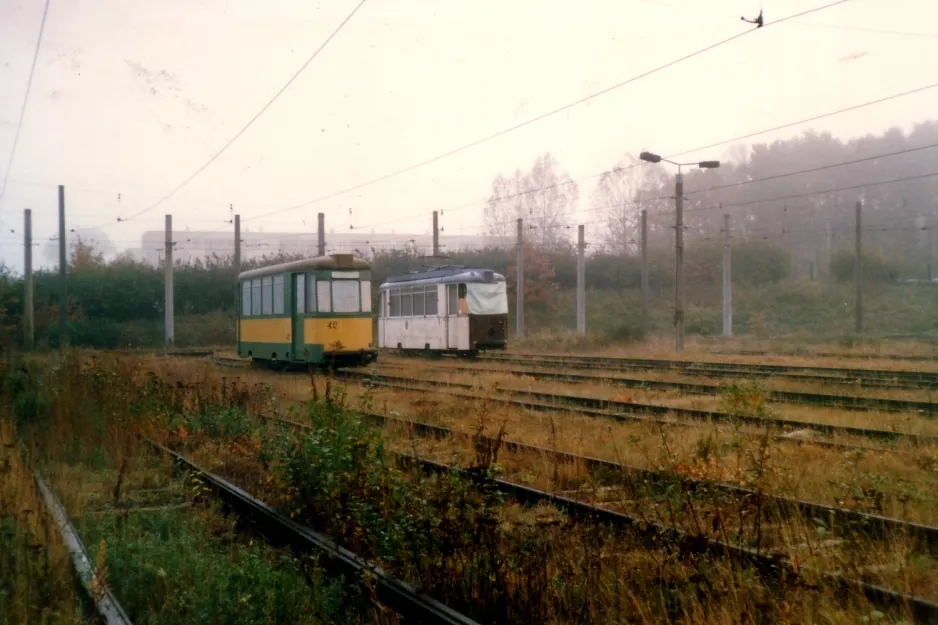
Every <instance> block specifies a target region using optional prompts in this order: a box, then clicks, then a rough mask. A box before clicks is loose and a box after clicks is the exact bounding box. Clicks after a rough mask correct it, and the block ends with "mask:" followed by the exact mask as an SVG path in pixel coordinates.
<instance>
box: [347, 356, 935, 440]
mask: <svg viewBox="0 0 938 625" xmlns="http://www.w3.org/2000/svg"><path fill="white" fill-rule="evenodd" d="M336 376H337V377H339V378H345V379H350V380H361V381H366V382H367V383H369V384H373V385H376V386H383V387H385V388H394V389H398V390H409V391H437V392H439V390H440V389H449V390H443V391H442V392H445V393H447V394H450V395H455V396H458V397H462V398H465V399H483V398H482V397H480V396H479V395H478V394H477V393H475V392H473V386H472V385H471V384H465V383H459V382H445V381H441V380H428V379H423V378H412V377H408V376H395V375H388V374H381V373H376V372H372V371H367V370H357V369H342V370H339V371H337V372H336ZM500 392H503V393H508V394H510V395H511V397H501V396H491V395H490V396H487V397H485V398H484V399H486V400H487V401H494V402H499V403H507V404H511V405H514V406H519V407H524V408H530V409H533V410H570V409H571V408H573V409H575V411H576V412H578V413H580V414H586V415H590V416H599V417H604V418H611V419H615V420H617V421H632V422H641V423H651V424H655V425H666V426H675V425H677V426H680V425H687V424H686V423H685V424H682V423H681V422H680V421H677V422H676V421H671V420H666V419H660V418H654V417H662V416H668V415H672V416H674V417H677V418H678V419H684V420H686V421H697V422H713V423H733V424H736V423H745V424H747V425H752V426H756V427H767V428H771V429H774V430H779V429H783V430H812V431H814V432H817V433H820V434H824V435H827V436H857V437H861V438H867V439H871V440H878V441H888V442H899V441H902V442H907V443H910V444H914V445H921V444H932V445H934V444H938V437H935V436H925V435H920V434H910V433H905V432H893V431H890V430H877V429H872V428H858V427H852V426H845V425H830V424H826V423H813V422H806V421H795V420H792V419H779V418H774V417H736V416H734V415H731V414H728V413H724V412H717V411H712V410H697V409H692V408H672V407H669V406H659V405H655V404H643V403H638V402H624V401H615V400H607V399H596V398H592V397H583V396H579V395H566V394H559V393H544V392H536V391H522V390H515V389H500ZM776 438H778V439H779V440H786V441H791V440H793V439H790V438H787V437H776ZM799 442H802V441H799ZM807 442H810V443H818V444H825V443H824V442H823V441H807ZM837 446H839V445H837ZM846 447H847V448H855V447H858V446H850V445H847V446H846Z"/></svg>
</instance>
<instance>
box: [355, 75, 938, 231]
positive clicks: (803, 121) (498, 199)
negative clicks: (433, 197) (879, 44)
mask: <svg viewBox="0 0 938 625" xmlns="http://www.w3.org/2000/svg"><path fill="white" fill-rule="evenodd" d="M936 87H938V83H932V84H929V85H925V86H923V87H918V88H916V89H911V90H908V91H903V92H901V93H896V94H892V95H890V96H886V97H883V98H878V99H876V100H871V101H869V102H863V103H861V104H855V105H853V106H849V107H846V108H841V109H837V110H834V111H830V112H828V113H823V114H821V115H814V116H812V117H807V118H805V119H801V120H798V121H793V122H787V123H785V124H781V125H777V126H772V127H770V128H766V129H764V130H758V131H755V132H750V133H747V134H745V135H740V136H736V137H733V138H730V139H725V140H723V141H719V142H716V143H711V144H709V145H705V146H701V147H697V148H691V149H689V150H684V151H683V152H677V153H673V154H669V155H667V156H666V157H665V158H676V157H678V156H682V155H684V154H690V153H693V152H697V151H701V150H705V149H708V148H712V147H717V146H721V145H726V144H728V143H732V142H734V141H740V140H743V139H749V138H752V137H757V136H759V135H763V134H768V133H770V132H775V131H778V130H784V129H786V128H791V127H793V126H797V125H800V124H806V123H808V122H812V121H817V120H819V119H824V118H827V117H832V116H834V115H840V114H842V113H847V112H850V111H855V110H858V109H861V108H865V107H867V106H873V105H876V104H881V103H883V102H888V101H890V100H895V99H897V98H901V97H904V96H909V95H913V94H916V93H920V92H922V91H926V90H928V89H934V88H936ZM644 165H645V163H635V164H633V165H628V166H625V167H616V168H613V169H609V170H605V171H602V172H599V173H596V174H590V175H588V176H582V177H579V178H574V179H572V180H566V181H563V182H558V183H554V184H550V185H545V186H543V187H536V188H533V189H526V190H524V191H518V192H516V193H511V194H509V195H504V196H499V197H494V198H490V199H488V200H486V201H484V202H470V203H467V204H460V205H458V206H453V207H448V208H445V209H442V210H443V211H444V212H445V211H451V212H452V211H456V210H462V209H464V208H471V207H475V206H487V205H489V204H490V203H491V202H501V201H504V200H507V199H513V198H516V197H520V196H523V195H529V194H531V193H537V192H539V191H545V190H548V189H553V188H558V187H562V186H566V185H570V184H575V183H577V182H582V181H584V180H589V179H591V178H598V177H600V176H603V175H606V174H616V173H621V172H624V171H627V170H630V169H634V168H636V167H642V166H644ZM651 199H658V198H651ZM651 199H649V200H648V201H651ZM425 216H426V212H422V213H420V214H415V215H409V216H406V217H398V218H395V219H390V220H386V221H382V222H377V223H374V224H366V225H364V226H358V227H357V228H358V229H365V228H372V227H375V226H380V225H386V224H389V223H398V222H401V221H407V220H410V219H417V218H419V217H425Z"/></svg>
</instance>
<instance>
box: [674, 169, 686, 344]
mask: <svg viewBox="0 0 938 625" xmlns="http://www.w3.org/2000/svg"><path fill="white" fill-rule="evenodd" d="M674 351H676V352H682V351H684V174H683V173H681V171H680V170H678V172H677V177H676V178H675V183H674Z"/></svg>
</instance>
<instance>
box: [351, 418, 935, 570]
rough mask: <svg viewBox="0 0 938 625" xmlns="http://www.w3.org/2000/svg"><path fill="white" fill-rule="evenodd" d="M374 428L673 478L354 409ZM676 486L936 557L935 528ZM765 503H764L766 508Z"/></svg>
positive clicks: (647, 478)
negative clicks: (901, 539) (902, 542)
mask: <svg viewBox="0 0 938 625" xmlns="http://www.w3.org/2000/svg"><path fill="white" fill-rule="evenodd" d="M359 412H360V413H361V414H363V415H365V416H366V417H368V418H369V419H371V420H372V421H374V422H375V423H377V424H380V425H383V424H388V425H393V426H398V427H402V428H404V429H406V430H407V431H410V432H413V433H414V434H417V435H418V436H421V437H426V438H434V439H438V440H442V439H453V440H463V441H469V440H471V441H473V442H474V444H475V445H483V446H485V448H487V449H494V448H497V447H498V446H499V445H500V446H502V447H504V448H505V449H506V450H507V451H509V452H511V453H530V454H537V455H539V456H542V457H544V458H547V459H550V460H552V461H556V462H559V463H564V464H573V465H579V466H582V467H583V468H585V469H586V470H587V471H589V472H590V474H591V475H594V476H595V477H596V478H597V481H601V482H606V483H609V482H612V483H614V482H616V481H622V480H623V479H629V480H632V481H636V482H639V483H641V484H643V485H649V486H651V487H652V488H655V487H656V486H660V487H662V488H667V487H668V486H669V485H670V484H672V483H673V482H674V479H675V477H676V476H675V474H673V473H671V472H668V471H663V470H654V469H646V468H642V467H636V466H631V465H627V464H622V463H619V462H613V461H611V460H603V459H600V458H593V457H590V456H581V455H578V454H573V453H569V452H563V451H555V450H552V449H548V448H546V447H540V446H537V445H529V444H526V443H520V442H517V441H511V440H498V439H496V438H492V437H489V436H484V435H481V434H470V433H468V432H462V431H459V430H453V429H450V428H447V427H443V426H439V425H431V424H427V423H420V422H417V421H412V420H408V419H399V418H396V417H392V416H388V415H382V414H378V413H375V412H369V411H359ZM679 479H680V483H681V486H682V487H683V489H684V490H688V491H693V492H716V493H718V494H720V495H724V496H729V497H734V498H736V499H737V500H739V501H742V502H756V501H758V502H759V503H760V504H761V505H764V506H766V507H765V511H766V512H768V511H769V510H771V511H772V512H776V513H778V515H779V516H781V517H783V518H784V517H789V516H792V515H795V514H797V515H800V516H802V517H804V518H808V519H818V520H820V521H822V522H823V524H824V526H825V527H830V528H836V531H838V532H840V533H842V534H845V535H846V534H857V535H861V536H863V537H866V538H871V539H874V540H886V539H889V538H892V537H897V536H907V537H909V538H911V539H913V540H914V541H916V542H917V543H918V546H919V548H920V550H921V551H925V552H928V553H930V554H932V555H933V556H938V527H934V526H930V525H923V524H920V523H909V522H906V521H901V520H898V519H892V518H888V517H884V516H882V515H877V514H868V513H865V512H858V511H856V510H850V509H847V508H839V507H835V506H828V505H824V504H819V503H814V502H809V501H801V500H798V499H791V498H788V497H781V496H776V495H771V494H767V493H764V492H761V491H760V492H757V491H755V490H752V489H749V488H744V487H741V486H736V485H734V484H727V483H721V482H715V481H713V480H709V479H697V478H693V477H690V476H680V478H679ZM766 504H768V505H766Z"/></svg>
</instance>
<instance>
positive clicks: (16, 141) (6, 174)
mask: <svg viewBox="0 0 938 625" xmlns="http://www.w3.org/2000/svg"><path fill="white" fill-rule="evenodd" d="M49 2H50V0H46V4H45V7H44V8H43V9H42V21H41V22H40V23H39V35H38V36H37V37H36V49H35V50H34V51H33V62H32V65H30V67H29V78H28V79H27V81H26V93H25V94H24V95H23V105H22V107H20V116H19V119H18V120H17V122H16V131H15V133H14V134H13V146H12V147H11V148H10V159H9V160H8V161H7V167H6V171H5V172H4V174H3V185H2V186H0V202H2V201H3V195H4V194H5V193H6V189H7V178H9V176H10V170H11V169H12V167H13V159H14V158H15V157H16V147H17V146H18V145H19V141H20V132H21V131H22V130H23V118H24V117H25V116H26V107H27V106H28V104H29V94H30V93H31V92H32V86H33V76H35V74H36V61H37V60H38V59H39V50H40V49H41V48H42V34H43V32H45V29H46V17H47V16H48V15H49Z"/></svg>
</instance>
